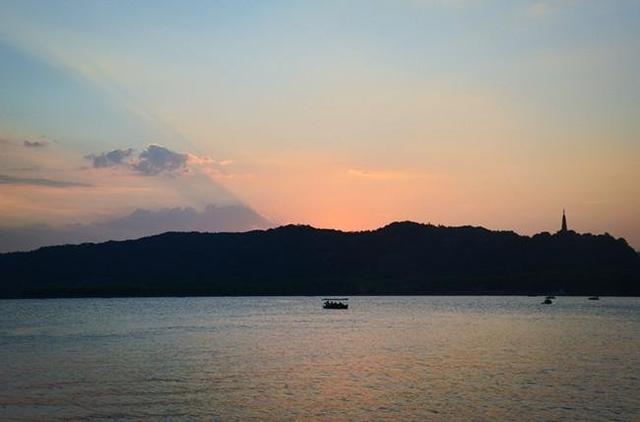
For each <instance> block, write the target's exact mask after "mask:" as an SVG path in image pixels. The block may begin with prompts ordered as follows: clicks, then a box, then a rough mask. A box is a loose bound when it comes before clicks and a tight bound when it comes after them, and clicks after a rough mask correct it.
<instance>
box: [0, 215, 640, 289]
mask: <svg viewBox="0 0 640 422" xmlns="http://www.w3.org/2000/svg"><path fill="white" fill-rule="evenodd" d="M0 272H1V281H0V297H4V298H9V297H86V296H191V295H334V294H340V295H382V294H393V295H396V294H402V295H405V294H406V295H413V294H548V293H554V294H562V293H564V294H571V295H640V257H639V256H638V253H637V252H636V251H634V250H633V249H632V248H631V247H630V246H629V245H628V244H627V243H626V242H625V241H624V240H623V239H615V238H613V237H611V236H609V235H597V236H596V235H591V234H577V233H575V232H572V231H569V232H565V233H557V234H553V235H552V234H549V233H541V234H538V235H535V236H533V237H527V236H520V235H518V234H516V233H513V232H505V231H490V230H487V229H484V228H479V227H442V226H433V225H424V224H417V223H411V222H403V223H393V224H390V225H388V226H386V227H383V228H381V229H378V230H374V231H364V232H341V231H336V230H320V229H315V228H312V227H309V226H284V227H279V228H276V229H270V230H265V231H252V232H246V233H165V234H162V235H158V236H152V237H147V238H143V239H138V240H129V241H121V242H106V243H100V244H82V245H66V246H55V247H47V248H41V249H38V250H36V251H33V252H21V253H10V254H2V255H0Z"/></svg>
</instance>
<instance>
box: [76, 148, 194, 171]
mask: <svg viewBox="0 0 640 422" xmlns="http://www.w3.org/2000/svg"><path fill="white" fill-rule="evenodd" d="M133 151H134V150H133V148H127V149H116V150H113V151H109V152H103V153H101V154H90V155H86V156H85V158H86V159H87V160H91V161H92V163H93V167H94V168H106V167H115V166H122V167H127V168H129V169H131V170H133V171H134V172H136V173H138V174H142V175H145V176H155V175H158V174H160V173H176V172H181V171H186V169H187V161H188V160H189V156H188V155H187V154H180V153H178V152H174V151H171V150H170V149H168V148H165V147H163V146H161V145H155V144H151V145H149V146H147V148H145V149H144V150H143V151H142V152H140V154H138V156H137V157H134V153H133Z"/></svg>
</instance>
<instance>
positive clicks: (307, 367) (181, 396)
mask: <svg viewBox="0 0 640 422" xmlns="http://www.w3.org/2000/svg"><path fill="white" fill-rule="evenodd" d="M541 301H542V298H540V297H352V298H351V300H350V304H351V307H350V309H349V310H346V311H340V310H323V309H322V308H321V302H320V299H319V298H308V297H286V298H275V297H274V298H159V299H156V298H149V299H145V298H136V299H60V300H58V299H51V300H17V301H12V300H3V301H0V381H1V382H0V419H2V420H56V419H59V420H63V419H64V420H66V419H70V418H78V419H109V418H116V419H129V418H131V419H135V418H149V419H155V418H176V419H177V418H184V417H188V416H190V417H193V418H196V419H219V420H250V419H260V420H283V419H284V420H287V419H309V418H317V419H325V420H443V421H444V420H447V421H448V420H514V421H521V420H582V421H588V420H624V421H631V420H636V421H637V420H640V299H637V298H602V299H601V300H600V301H588V300H587V299H586V298H566V297H559V298H558V299H557V300H556V301H555V303H554V304H553V305H551V306H544V305H540V302H541Z"/></svg>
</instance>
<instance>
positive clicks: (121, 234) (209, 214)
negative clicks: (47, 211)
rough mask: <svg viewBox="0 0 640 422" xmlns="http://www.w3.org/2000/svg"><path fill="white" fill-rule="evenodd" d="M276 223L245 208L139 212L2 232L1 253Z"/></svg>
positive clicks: (255, 227)
mask: <svg viewBox="0 0 640 422" xmlns="http://www.w3.org/2000/svg"><path fill="white" fill-rule="evenodd" d="M271 226H272V223H271V222H270V221H268V220H267V219H265V218H264V217H262V216H261V215H260V214H258V213H257V212H255V211H254V210H252V209H251V208H249V207H246V206H243V205H231V206H215V205H209V206H207V207H206V208H205V209H204V210H203V211H197V210H195V209H194V208H164V209H160V210H155V211H153V210H145V209H138V210H135V211H134V212H132V213H131V214H129V215H126V216H123V217H118V218H114V219H112V220H109V221H105V222H98V223H92V224H74V225H69V226H65V227H62V228H52V227H49V226H46V225H43V224H38V225H32V226H28V227H21V228H5V229H0V253H3V252H13V251H20V250H31V249H36V248H39V247H41V246H51V245H60V244H70V243H83V242H104V241H107V240H124V239H135V238H139V237H144V236H151V235H154V234H160V233H164V232H167V231H201V232H238V231H247V230H253V229H264V228H268V227H271Z"/></svg>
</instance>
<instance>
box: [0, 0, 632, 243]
mask: <svg viewBox="0 0 640 422" xmlns="http://www.w3.org/2000/svg"><path fill="white" fill-rule="evenodd" d="M639 22H640V2H638V1H625V0H620V1H600V0H593V1H591V0H557V1H551V0H549V1H511V0H509V1H480V0H477V1H473V0H368V1H357V0H352V1H332V0H323V1H238V0H232V1H157V0H156V1H135V2H133V1H132V2H117V1H33V2H32V1H25V0H19V1H10V0H3V1H2V3H1V4H0V243H2V233H5V234H6V233H12V235H13V236H20V235H21V234H20V233H22V230H30V229H32V228H33V227H47V228H50V229H57V228H61V227H71V226H73V225H84V226H86V225H91V224H94V223H96V222H106V221H112V220H113V219H117V218H122V217H123V216H127V215H130V214H131V213H132V212H133V211H134V210H136V209H143V210H149V211H158V210H163V209H167V208H180V209H183V208H188V207H192V208H194V209H195V210H196V214H198V213H201V212H202V213H205V214H206V212H207V211H205V210H206V207H207V206H208V205H215V206H217V207H225V206H230V205H234V206H237V207H238V208H242V207H246V208H250V209H252V210H254V211H255V212H256V213H257V214H259V215H260V216H262V217H264V219H266V220H268V221H269V224H271V225H280V224H286V223H304V224H311V225H314V226H317V227H331V228H339V229H347V230H357V229H369V228H375V227H379V226H382V225H385V224H387V223H389V222H392V221H395V220H414V221H418V222H425V223H426V222H431V223H434V224H444V225H481V226H485V227H488V228H491V229H504V230H515V231H517V232H519V233H523V234H533V233H536V232H540V231H556V230H557V229H559V225H560V218H561V215H562V209H563V208H566V210H567V216H568V220H569V226H570V228H573V229H575V230H577V231H580V232H583V231H585V232H587V231H588V232H594V233H603V232H609V233H611V234H612V235H614V236H616V237H625V238H626V239H627V240H628V241H629V242H630V244H631V245H632V246H633V247H635V248H636V249H640V24H639ZM198 215H200V214H198ZM203 215H204V214H203ZM216 215H217V214H216ZM211 218H217V217H215V216H213V217H211ZM252 221H253V220H252ZM243 224H244V223H243ZM263 225H264V224H263V223H262V222H260V221H258V220H256V223H255V224H253V223H251V222H249V223H246V224H244V226H243V227H241V229H243V228H246V229H250V228H253V226H255V227H258V226H260V227H262V226H263ZM84 226H83V227H84ZM245 226H246V227H245ZM3 230H4V231H3ZM0 246H1V245H0Z"/></svg>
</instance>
